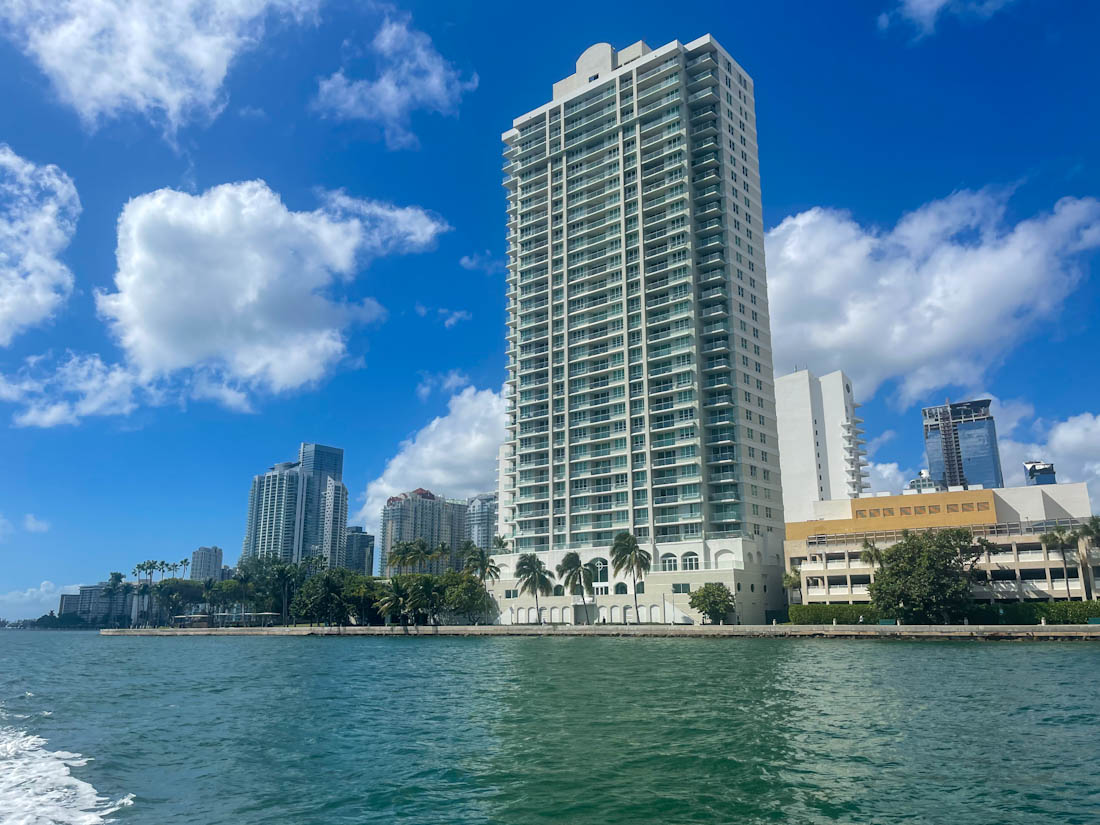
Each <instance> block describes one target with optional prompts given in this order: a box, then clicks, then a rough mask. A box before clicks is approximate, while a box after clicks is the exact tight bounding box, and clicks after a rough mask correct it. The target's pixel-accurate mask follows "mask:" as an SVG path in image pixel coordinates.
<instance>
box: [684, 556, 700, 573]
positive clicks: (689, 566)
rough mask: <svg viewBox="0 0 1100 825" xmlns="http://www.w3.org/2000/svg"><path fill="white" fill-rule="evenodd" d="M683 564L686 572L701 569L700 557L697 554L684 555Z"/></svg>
mask: <svg viewBox="0 0 1100 825" xmlns="http://www.w3.org/2000/svg"><path fill="white" fill-rule="evenodd" d="M683 562H684V569H685V570H698V569H699V556H698V555H697V554H695V553H684V558H683Z"/></svg>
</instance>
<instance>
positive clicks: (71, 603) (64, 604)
mask: <svg viewBox="0 0 1100 825" xmlns="http://www.w3.org/2000/svg"><path fill="white" fill-rule="evenodd" d="M79 612H80V594H79V593H62V594H61V604H60V605H59V606H58V608H57V615H58V616H64V615H65V614H66V613H79Z"/></svg>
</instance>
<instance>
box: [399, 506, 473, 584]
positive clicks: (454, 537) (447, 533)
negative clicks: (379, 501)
mask: <svg viewBox="0 0 1100 825" xmlns="http://www.w3.org/2000/svg"><path fill="white" fill-rule="evenodd" d="M465 538H466V502H465V501H463V500H461V499H457V500H456V499H447V498H442V497H441V496H437V495H435V494H434V493H432V492H431V491H429V490H425V489H423V488H418V489H416V490H413V491H412V492H411V493H402V494H401V495H399V496H392V497H391V498H390V499H389V500H388V501H387V502H386V506H385V507H383V508H382V535H381V540H380V542H379V556H380V561H381V567H380V570H381V572H382V575H387V574H388V572H389V571H387V570H386V565H387V560H388V558H389V554H390V552H391V551H392V550H393V546H394V545H395V544H396V543H397V542H400V541H414V540H416V539H423V540H424V541H425V543H426V544H427V545H428V549H429V550H434V549H435V548H436V547H438V546H439V544H440V543H441V542H442V543H445V544H446V545H447V546H448V547H449V548H450V549H451V550H452V551H455V550H457V549H458V547H459V545H461V544H462V542H463V541H464V540H465ZM448 566H450V565H449V562H447V561H440V562H434V563H433V564H431V565H430V566H429V567H428V568H425V569H426V570H429V571H430V572H441V571H442V570H445V569H446V568H447V567H448Z"/></svg>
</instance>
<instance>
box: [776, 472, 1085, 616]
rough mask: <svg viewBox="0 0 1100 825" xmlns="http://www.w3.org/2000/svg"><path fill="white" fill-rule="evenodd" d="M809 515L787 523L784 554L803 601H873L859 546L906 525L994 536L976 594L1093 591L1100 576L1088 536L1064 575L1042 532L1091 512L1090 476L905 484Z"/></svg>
mask: <svg viewBox="0 0 1100 825" xmlns="http://www.w3.org/2000/svg"><path fill="white" fill-rule="evenodd" d="M814 513H815V516H816V518H815V519H814V520H812V521H802V522H792V523H789V524H788V525H787V538H786V541H785V542H784V556H785V561H786V567H787V569H788V570H799V571H800V572H801V578H802V587H801V588H800V590H799V591H796V592H795V594H794V595H795V598H796V600H797V599H798V597H799V596H800V597H801V601H802V603H805V604H858V603H860V602H867V601H870V594H869V592H868V591H869V586H870V584H871V582H872V580H873V579H874V570H873V569H872V567H871V565H870V564H868V563H866V562H864V561H862V560H861V558H860V555H861V553H862V550H863V543H864V541H870V542H872V543H874V544H875V545H877V546H878V547H880V548H885V547H888V546H889V545H891V544H893V543H894V542H896V541H899V540H900V539H901V537H902V533H903V531H905V530H910V531H923V530H935V529H942V528H945V527H965V528H966V529H968V530H970V531H971V532H972V533H973V534H974V535H975V536H976V537H983V538H986V539H988V540H989V541H990V542H992V543H993V544H994V545H995V550H993V551H992V552H987V553H985V554H984V555H983V556H982V558H981V559H980V561H979V562H978V565H977V566H978V568H979V569H980V570H982V571H984V572H985V579H986V581H985V584H984V585H983V586H977V585H976V586H975V588H974V597H975V598H976V599H977V600H979V601H991V602H1001V601H1050V600H1059V599H1060V600H1064V599H1067V598H1069V599H1082V598H1084V599H1092V598H1095V597H1096V582H1097V581H1100V550H1097V549H1095V548H1093V549H1089V548H1088V547H1087V546H1086V542H1084V541H1082V542H1080V543H1079V545H1078V547H1077V550H1076V551H1071V556H1074V557H1076V558H1072V557H1071V559H1070V561H1069V565H1068V566H1069V576H1068V588H1067V578H1066V576H1065V575H1064V573H1063V569H1062V555H1061V552H1060V551H1059V550H1058V549H1056V548H1048V547H1045V546H1044V545H1043V543H1042V542H1041V541H1040V538H1039V537H1040V536H1041V535H1042V534H1043V533H1046V532H1048V531H1050V530H1051V529H1052V528H1054V527H1055V526H1059V525H1061V526H1066V527H1071V528H1072V527H1076V526H1077V525H1079V524H1080V523H1081V522H1082V521H1084V520H1085V519H1087V518H1088V517H1089V515H1090V514H1091V507H1090V504H1089V495H1088V488H1087V487H1086V486H1085V485H1084V484H1050V485H1041V486H1032V487H1006V488H1002V489H995V490H983V489H977V490H973V489H972V490H964V489H962V488H952V489H949V490H947V491H939V492H937V491H917V490H907V491H905V493H904V494H902V495H889V494H878V495H875V496H872V497H870V498H860V499H843V500H835V501H822V502H815V504H814Z"/></svg>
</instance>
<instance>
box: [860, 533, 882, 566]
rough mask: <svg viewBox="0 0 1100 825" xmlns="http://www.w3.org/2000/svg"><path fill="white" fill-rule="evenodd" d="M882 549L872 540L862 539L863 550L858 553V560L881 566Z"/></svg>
mask: <svg viewBox="0 0 1100 825" xmlns="http://www.w3.org/2000/svg"><path fill="white" fill-rule="evenodd" d="M882 558H883V556H882V551H881V550H880V549H879V548H878V545H876V544H875V543H874V542H873V541H868V540H867V539H864V540H863V550H862V551H861V552H860V554H859V560H860V561H862V562H863V563H864V564H869V565H871V567H882Z"/></svg>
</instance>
